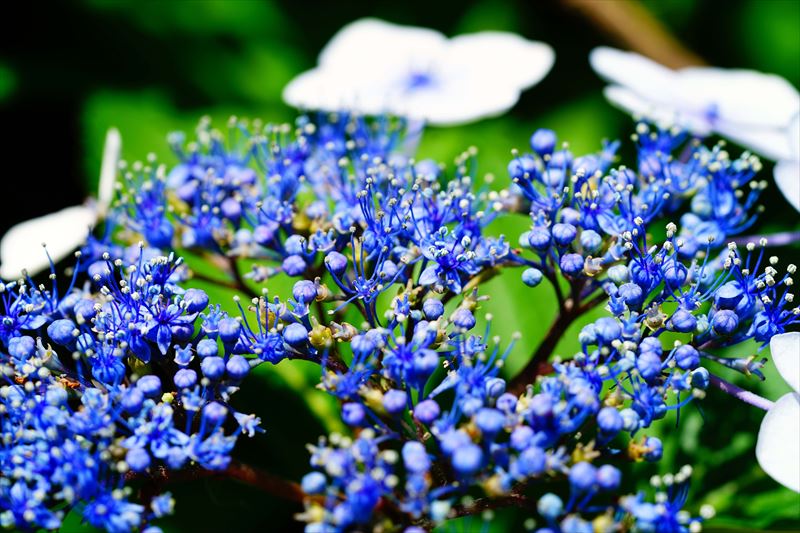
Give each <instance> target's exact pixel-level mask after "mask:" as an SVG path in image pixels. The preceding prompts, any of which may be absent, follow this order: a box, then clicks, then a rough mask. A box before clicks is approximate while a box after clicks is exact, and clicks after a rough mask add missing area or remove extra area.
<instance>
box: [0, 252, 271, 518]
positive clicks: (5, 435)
mask: <svg viewBox="0 0 800 533" xmlns="http://www.w3.org/2000/svg"><path fill="white" fill-rule="evenodd" d="M87 270H88V272H89V277H90V280H89V281H88V282H87V284H86V285H84V286H83V287H81V288H78V287H77V286H75V285H74V284H73V285H71V286H70V287H69V288H68V289H67V291H65V293H64V294H60V293H59V291H58V287H57V285H56V283H55V282H54V283H53V285H52V287H51V288H50V289H46V288H45V286H43V285H40V286H38V287H37V286H36V285H34V284H33V283H32V280H30V279H29V280H28V282H27V283H26V282H25V280H20V281H18V282H12V283H9V284H5V285H2V286H0V291H2V297H1V299H2V304H1V305H2V309H1V310H0V313H1V314H2V318H1V320H2V324H3V328H2V335H1V336H0V342H2V345H3V348H4V349H3V353H4V355H3V356H2V369H3V373H4V375H5V376H6V383H5V384H4V385H3V386H2V387H0V422H2V442H3V445H2V447H0V470H1V471H2V474H3V475H2V477H1V478H0V507H2V509H3V510H4V512H3V513H2V514H0V521H2V523H3V525H5V526H14V525H16V526H17V527H20V528H24V529H30V528H35V527H42V528H47V529H56V528H58V527H60V524H61V520H62V518H63V516H64V509H76V510H79V511H80V512H81V513H82V515H83V518H84V519H85V520H86V521H87V522H88V523H90V524H92V525H93V526H95V527H100V528H104V529H107V530H109V531H129V530H132V529H138V528H140V527H142V526H143V525H146V524H147V523H148V522H149V521H150V520H151V519H153V518H158V517H160V516H163V515H165V514H168V513H169V512H170V510H171V508H172V503H171V501H172V500H171V497H170V495H169V493H164V494H161V495H156V496H155V497H154V498H152V500H151V502H150V504H149V507H145V506H144V505H142V504H140V503H135V502H134V501H131V490H130V489H129V488H127V487H126V486H125V481H126V480H127V479H132V478H136V477H137V476H141V475H144V474H145V473H146V472H149V471H154V470H157V469H159V468H162V467H164V468H167V469H170V470H177V469H181V468H184V467H188V466H189V465H193V466H196V467H199V468H204V469H209V470H224V469H225V468H226V467H227V466H228V463H229V462H230V452H231V450H232V449H233V447H234V445H235V443H236V440H237V438H238V436H239V435H240V434H242V433H247V434H248V435H251V436H252V435H253V433H254V432H255V431H257V430H258V423H259V421H258V420H257V419H256V418H254V417H253V416H248V415H245V414H243V413H239V412H237V411H235V410H234V409H233V408H231V407H230V405H229V404H228V401H229V398H230V396H231V395H232V394H233V393H234V392H235V391H236V390H237V387H238V385H239V384H240V383H241V381H242V379H243V378H244V377H245V376H246V375H247V373H248V372H249V370H250V368H251V362H250V361H248V360H247V359H245V358H244V357H242V356H241V355H236V354H234V345H233V344H232V343H231V342H230V341H231V338H232V337H237V338H238V332H239V329H240V325H239V322H238V321H237V320H234V319H231V318H229V317H227V316H225V315H224V314H222V313H219V312H210V313H208V314H203V313H202V312H203V311H204V310H206V308H207V307H208V296H207V295H206V294H205V293H204V292H203V291H201V290H198V289H188V290H187V289H183V288H181V287H180V286H179V284H180V283H181V282H183V281H185V279H186V274H187V270H186V268H185V267H183V265H182V264H181V261H180V260H179V259H178V260H176V259H174V257H173V256H171V255H170V256H162V255H159V254H158V253H157V252H156V251H154V250H153V249H150V248H143V247H139V246H134V247H132V248H129V249H126V250H125V251H124V253H123V258H119V259H116V260H113V261H112V260H111V258H110V256H109V255H108V254H105V259H100V260H99V261H96V262H93V263H92V264H90V265H89V266H88V269H87ZM196 359H200V361H199V365H198V364H197V363H196V362H195V360H196ZM257 362H258V361H256V363H257ZM228 422H230V423H228ZM232 427H235V429H232ZM156 530H157V529H156V528H149V529H148V531H151V532H152V531H156Z"/></svg>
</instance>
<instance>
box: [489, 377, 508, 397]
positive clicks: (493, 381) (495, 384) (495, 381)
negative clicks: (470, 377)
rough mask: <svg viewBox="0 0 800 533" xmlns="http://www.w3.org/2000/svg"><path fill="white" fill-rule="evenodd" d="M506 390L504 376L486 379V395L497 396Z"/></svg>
mask: <svg viewBox="0 0 800 533" xmlns="http://www.w3.org/2000/svg"><path fill="white" fill-rule="evenodd" d="M505 391H506V380H504V379H503V378H489V379H487V380H486V396H488V397H489V398H497V397H499V396H500V395H501V394H503V393H504V392H505Z"/></svg>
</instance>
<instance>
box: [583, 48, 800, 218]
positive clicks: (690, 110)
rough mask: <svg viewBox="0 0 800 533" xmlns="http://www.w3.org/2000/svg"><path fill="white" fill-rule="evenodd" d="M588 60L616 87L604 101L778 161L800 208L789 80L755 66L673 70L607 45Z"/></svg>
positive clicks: (784, 184)
mask: <svg viewBox="0 0 800 533" xmlns="http://www.w3.org/2000/svg"><path fill="white" fill-rule="evenodd" d="M589 62H590V63H591V65H592V68H594V70H595V71H596V72H597V73H598V74H600V76H602V77H603V78H605V79H607V80H608V81H610V82H611V83H612V84H613V85H611V86H609V87H606V89H605V95H606V98H608V99H609V100H610V101H611V102H612V103H613V104H614V105H616V106H618V107H620V108H622V109H624V110H626V111H628V112H630V113H631V114H633V115H637V116H642V117H646V118H649V119H651V120H654V121H656V122H658V123H662V124H670V125H671V124H676V125H678V126H680V127H682V128H685V129H686V130H688V131H690V132H691V133H693V134H695V135H698V136H706V135H710V134H712V133H715V134H717V135H720V136H722V137H725V138H728V139H730V140H732V141H734V142H736V143H739V144H741V145H742V146H745V147H747V148H749V149H750V150H752V151H754V152H756V153H758V154H760V155H763V156H764V157H767V158H769V159H772V160H773V161H778V162H779V165H778V167H779V168H780V170H779V168H778V167H776V174H775V177H776V182H777V183H778V186H779V188H780V189H781V192H783V194H784V195H785V196H786V198H787V199H788V200H789V202H790V203H791V204H792V205H793V206H794V207H795V208H796V209H797V210H798V211H800V178H799V177H798V175H799V174H800V163H798V162H797V161H798V160H800V157H798V155H797V153H798V150H800V147H798V144H799V143H800V141H798V138H797V136H796V131H797V128H798V127H800V126H797V122H796V120H795V119H796V117H797V114H798V113H799V112H800V93H798V91H797V89H795V88H794V87H793V86H792V85H791V84H790V83H789V82H788V81H786V80H785V79H783V78H781V77H780V76H776V75H773V74H763V73H761V72H756V71H753V70H739V69H736V70H734V69H723V68H716V67H686V68H682V69H679V70H672V69H669V68H667V67H665V66H663V65H660V64H658V63H656V62H654V61H651V60H650V59H647V58H646V57H644V56H641V55H639V54H636V53H633V52H624V51H622V50H615V49H613V48H605V47H600V48H595V49H594V50H592V52H591V54H590V55H589ZM793 121H794V122H793ZM790 162H793V163H790ZM792 173H793V174H792ZM792 176H794V177H792Z"/></svg>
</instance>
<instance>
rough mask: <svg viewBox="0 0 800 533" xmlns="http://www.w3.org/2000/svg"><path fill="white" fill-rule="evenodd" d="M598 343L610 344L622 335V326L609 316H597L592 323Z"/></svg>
mask: <svg viewBox="0 0 800 533" xmlns="http://www.w3.org/2000/svg"><path fill="white" fill-rule="evenodd" d="M594 329H595V331H596V332H597V340H598V343H602V344H611V343H612V342H613V341H615V340H617V339H619V338H620V336H622V326H620V325H619V321H617V320H616V319H615V318H611V317H603V318H598V319H597V320H596V321H595V323H594Z"/></svg>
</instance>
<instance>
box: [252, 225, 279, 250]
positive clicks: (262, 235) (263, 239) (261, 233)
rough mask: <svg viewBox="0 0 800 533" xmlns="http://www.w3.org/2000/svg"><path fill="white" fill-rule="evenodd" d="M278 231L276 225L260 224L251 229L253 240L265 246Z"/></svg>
mask: <svg viewBox="0 0 800 533" xmlns="http://www.w3.org/2000/svg"><path fill="white" fill-rule="evenodd" d="M277 229H278V225H277V224H275V225H272V224H270V225H266V224H260V225H258V226H256V227H255V228H253V240H254V241H256V242H257V243H258V244H261V245H262V246H263V245H267V244H269V243H270V241H272V240H273V239H274V238H275V232H276V231H277Z"/></svg>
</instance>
